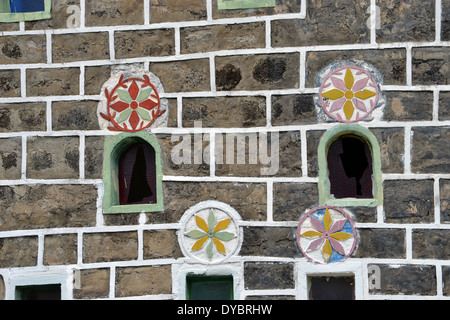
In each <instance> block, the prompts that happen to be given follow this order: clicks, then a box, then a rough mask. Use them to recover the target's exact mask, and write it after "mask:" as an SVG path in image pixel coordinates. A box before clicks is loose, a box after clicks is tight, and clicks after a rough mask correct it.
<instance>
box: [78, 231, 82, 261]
mask: <svg viewBox="0 0 450 320" xmlns="http://www.w3.org/2000/svg"><path fill="white" fill-rule="evenodd" d="M77 244H78V245H77V264H82V263H83V232H82V231H78V232H77Z"/></svg>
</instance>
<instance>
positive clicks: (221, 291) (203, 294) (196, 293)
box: [186, 275, 233, 300]
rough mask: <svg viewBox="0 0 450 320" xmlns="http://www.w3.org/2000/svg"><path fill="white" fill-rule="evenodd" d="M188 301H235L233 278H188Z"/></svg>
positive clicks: (195, 276) (194, 276) (196, 276)
mask: <svg viewBox="0 0 450 320" xmlns="http://www.w3.org/2000/svg"><path fill="white" fill-rule="evenodd" d="M186 290H187V299H188V300H233V277H232V276H199V275H191V276H187V277H186Z"/></svg>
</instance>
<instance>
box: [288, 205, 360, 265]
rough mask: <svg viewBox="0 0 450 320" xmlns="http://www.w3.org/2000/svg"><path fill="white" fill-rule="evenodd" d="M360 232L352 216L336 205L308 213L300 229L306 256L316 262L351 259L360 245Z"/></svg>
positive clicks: (298, 230) (302, 248)
mask: <svg viewBox="0 0 450 320" xmlns="http://www.w3.org/2000/svg"><path fill="white" fill-rule="evenodd" d="M356 241H357V233H356V229H355V225H354V223H353V221H352V219H351V218H350V216H349V215H348V214H347V213H346V212H345V211H343V210H341V209H339V208H336V207H328V206H326V207H317V208H314V209H312V210H310V211H309V212H307V213H306V214H305V215H304V216H303V217H302V219H301V220H300V223H299V225H298V228H297V243H298V247H299V248H300V250H301V252H302V253H303V255H304V256H305V257H306V258H308V260H310V261H312V262H315V263H333V262H338V261H343V260H345V259H347V258H348V257H349V256H350V255H351V254H352V252H353V250H354V249H355V246H356Z"/></svg>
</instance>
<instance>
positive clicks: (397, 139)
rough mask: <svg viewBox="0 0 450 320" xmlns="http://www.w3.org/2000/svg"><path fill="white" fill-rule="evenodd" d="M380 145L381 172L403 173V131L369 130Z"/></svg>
mask: <svg viewBox="0 0 450 320" xmlns="http://www.w3.org/2000/svg"><path fill="white" fill-rule="evenodd" d="M370 131H371V132H372V133H373V134H374V136H375V137H376V138H377V141H378V144H379V145H380V157H381V172H383V173H403V170H404V169H403V166H404V161H403V158H404V153H405V147H404V144H405V142H404V131H405V130H404V129H403V128H371V129H370Z"/></svg>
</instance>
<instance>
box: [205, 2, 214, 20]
mask: <svg viewBox="0 0 450 320" xmlns="http://www.w3.org/2000/svg"><path fill="white" fill-rule="evenodd" d="M212 12H213V8H212V1H211V0H206V21H208V22H212V21H213V14H212Z"/></svg>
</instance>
